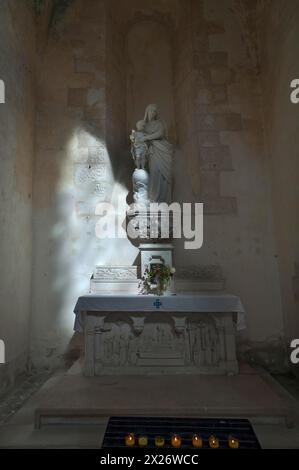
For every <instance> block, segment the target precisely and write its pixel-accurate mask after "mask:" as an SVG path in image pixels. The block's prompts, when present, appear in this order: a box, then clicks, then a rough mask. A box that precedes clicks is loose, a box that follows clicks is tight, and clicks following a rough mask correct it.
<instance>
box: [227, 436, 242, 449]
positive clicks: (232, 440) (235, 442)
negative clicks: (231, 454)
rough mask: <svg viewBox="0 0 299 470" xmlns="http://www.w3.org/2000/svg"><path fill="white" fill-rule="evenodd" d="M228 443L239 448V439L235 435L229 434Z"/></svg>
mask: <svg viewBox="0 0 299 470" xmlns="http://www.w3.org/2000/svg"><path fill="white" fill-rule="evenodd" d="M228 445H229V447H230V448H231V449H239V439H237V438H236V437H234V436H228Z"/></svg>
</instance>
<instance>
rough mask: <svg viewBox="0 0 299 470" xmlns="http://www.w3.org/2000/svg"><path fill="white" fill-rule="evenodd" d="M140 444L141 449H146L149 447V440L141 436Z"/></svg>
mask: <svg viewBox="0 0 299 470" xmlns="http://www.w3.org/2000/svg"><path fill="white" fill-rule="evenodd" d="M138 444H139V446H140V447H146V446H147V445H148V438H147V437H146V436H140V437H139V439H138Z"/></svg>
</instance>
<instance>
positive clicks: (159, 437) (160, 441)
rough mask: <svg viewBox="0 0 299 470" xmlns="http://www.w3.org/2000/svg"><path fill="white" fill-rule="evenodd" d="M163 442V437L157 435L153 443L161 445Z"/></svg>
mask: <svg viewBox="0 0 299 470" xmlns="http://www.w3.org/2000/svg"><path fill="white" fill-rule="evenodd" d="M164 444H165V439H164V437H161V436H157V437H156V438H155V445H156V447H163V446H164Z"/></svg>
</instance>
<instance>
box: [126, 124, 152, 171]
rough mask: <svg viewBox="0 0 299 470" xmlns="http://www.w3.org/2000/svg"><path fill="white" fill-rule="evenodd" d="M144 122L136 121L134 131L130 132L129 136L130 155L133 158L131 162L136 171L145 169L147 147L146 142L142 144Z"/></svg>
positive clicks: (144, 134)
mask: <svg viewBox="0 0 299 470" xmlns="http://www.w3.org/2000/svg"><path fill="white" fill-rule="evenodd" d="M144 127H145V121H138V122H137V123H136V129H137V130H136V131H134V130H133V131H132V134H131V135H130V140H131V142H132V145H131V153H132V156H133V160H134V162H135V165H136V168H138V169H142V170H144V169H145V165H146V160H147V152H148V146H147V144H146V142H144V137H145V136H146V133H145V132H144Z"/></svg>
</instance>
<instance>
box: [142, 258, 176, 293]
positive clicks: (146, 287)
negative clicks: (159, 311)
mask: <svg viewBox="0 0 299 470" xmlns="http://www.w3.org/2000/svg"><path fill="white" fill-rule="evenodd" d="M174 274H175V268H173V267H170V266H168V265H167V264H151V265H150V267H146V269H145V272H144V275H143V277H142V278H141V281H140V284H139V288H140V293H141V294H155V295H164V293H165V291H166V290H167V287H168V286H169V285H170V282H171V279H172V277H173V275H174Z"/></svg>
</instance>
